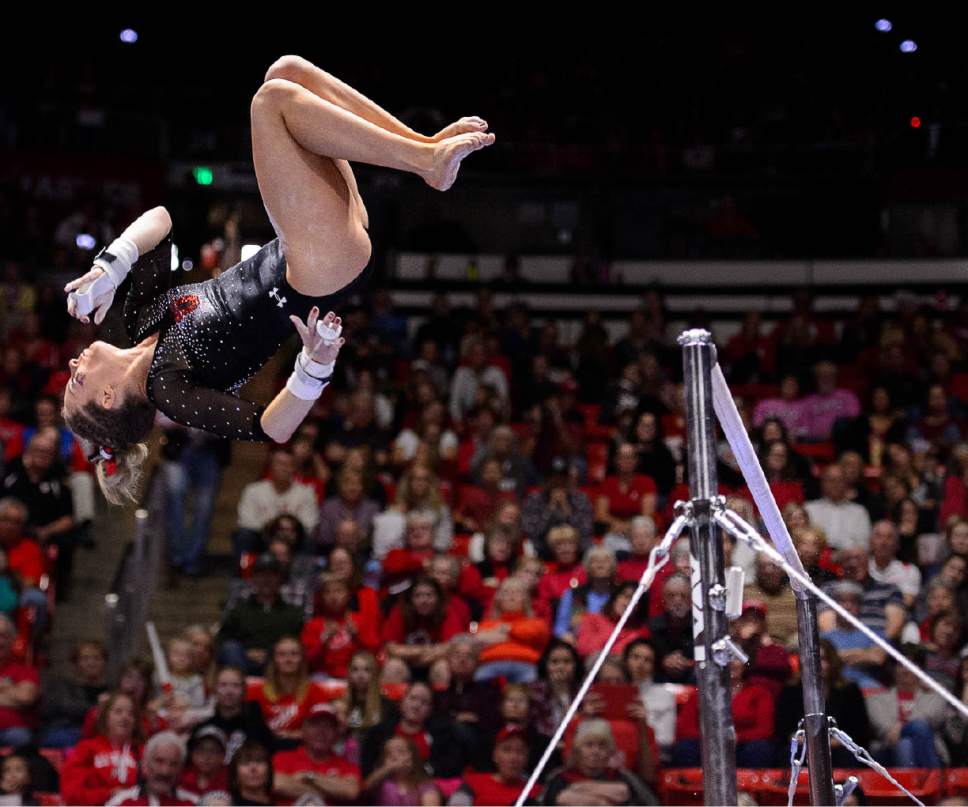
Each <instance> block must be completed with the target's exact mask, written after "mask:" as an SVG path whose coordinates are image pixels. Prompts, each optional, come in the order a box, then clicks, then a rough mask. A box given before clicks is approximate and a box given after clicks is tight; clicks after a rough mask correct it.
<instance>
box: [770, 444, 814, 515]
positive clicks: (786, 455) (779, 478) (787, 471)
mask: <svg viewBox="0 0 968 807" xmlns="http://www.w3.org/2000/svg"><path fill="white" fill-rule="evenodd" d="M760 463H761V464H762V465H763V472H764V474H765V475H766V480H767V482H768V483H769V485H770V490H771V491H772V493H773V498H775V499H776V506H777V507H779V508H780V509H782V508H784V507H785V506H786V505H788V504H789V503H790V502H796V503H797V504H803V503H804V501H806V495H805V494H804V492H803V485H802V484H801V483H800V480H799V479H798V478H797V469H796V466H795V465H794V464H793V462H792V461H791V459H790V449H789V447H788V446H787V444H786V443H785V442H783V441H782V440H771V441H770V442H768V443H767V444H766V445H765V446H764V447H763V449H762V450H761V451H760Z"/></svg>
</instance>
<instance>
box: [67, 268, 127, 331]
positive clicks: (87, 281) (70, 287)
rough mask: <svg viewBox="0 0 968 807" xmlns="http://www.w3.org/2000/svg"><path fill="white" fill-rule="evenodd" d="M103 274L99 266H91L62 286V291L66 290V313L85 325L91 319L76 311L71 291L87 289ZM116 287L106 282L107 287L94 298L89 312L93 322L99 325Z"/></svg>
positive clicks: (75, 301)
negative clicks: (91, 314) (92, 316)
mask: <svg viewBox="0 0 968 807" xmlns="http://www.w3.org/2000/svg"><path fill="white" fill-rule="evenodd" d="M103 274H104V269H102V268H101V267H100V266H92V267H91V268H90V269H89V270H88V271H87V273H86V274H83V275H81V276H80V277H79V278H77V280H72V281H71V282H70V283H68V284H67V285H66V286H64V291H66V292H68V295H67V313H68V314H70V315H71V316H72V317H75V318H76V319H79V320H80V321H81V322H83V323H84V324H85V325H87V324H88V323H89V322H90V321H91V319H90V317H89V316H88V315H87V314H79V313H78V311H77V298H76V297H75V296H74V294H72V293H71V292H78V291H83V290H87V289H88V288H89V287H90V286H92V285H93V284H94V281H95V280H97V279H98V278H99V277H101V276H102V275H103ZM115 291H116V289H114V288H111V286H110V284H108V286H107V288H106V289H105V290H104V291H103V292H102V293H101V294H99V295H98V296H97V297H95V298H94V300H93V303H94V308H93V309H92V311H91V312H90V313H93V314H94V324H95V325H100V324H101V323H102V322H103V321H104V317H105V316H106V315H107V313H108V309H109V308H110V307H111V303H113V302H114V292H115Z"/></svg>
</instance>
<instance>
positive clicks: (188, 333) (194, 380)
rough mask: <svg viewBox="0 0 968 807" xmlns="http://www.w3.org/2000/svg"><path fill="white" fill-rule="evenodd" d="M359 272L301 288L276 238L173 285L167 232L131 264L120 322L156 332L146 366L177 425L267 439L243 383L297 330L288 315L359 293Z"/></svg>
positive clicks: (145, 333) (151, 391) (329, 306)
mask: <svg viewBox="0 0 968 807" xmlns="http://www.w3.org/2000/svg"><path fill="white" fill-rule="evenodd" d="M367 274H368V273H367V272H366V271H364V272H363V273H362V274H360V275H359V276H358V277H357V278H356V279H355V280H353V281H352V282H351V283H350V284H349V285H347V286H345V287H344V288H343V289H341V290H340V291H338V292H336V293H334V294H332V295H328V296H326V297H310V296H308V295H305V294H300V293H299V292H297V291H296V290H295V289H293V288H292V286H290V285H289V283H288V282H287V280H286V259H285V255H284V254H283V251H282V246H281V244H280V242H279V239H275V240H274V241H271V242H269V243H268V244H266V245H265V246H264V247H263V248H262V249H260V250H259V252H257V253H256V254H255V255H253V256H252V257H250V258H248V259H247V260H244V261H242V262H241V263H238V264H236V265H235V266H233V267H232V268H231V269H229V270H227V271H225V272H223V273H222V274H221V275H219V276H218V277H217V278H213V279H212V280H207V281H205V282H204V283H190V284H187V285H176V279H177V277H178V271H175V270H172V268H171V236H170V235H169V236H168V238H166V239H165V240H164V241H163V242H162V243H160V244H159V245H158V246H157V247H155V248H154V249H153V250H151V251H150V252H148V253H146V254H145V255H143V256H142V257H141V258H140V259H139V260H138V261H137V262H136V263H135V264H134V267H133V268H132V271H131V287H130V290H129V291H128V296H127V298H126V299H125V301H124V310H123V317H124V326H125V330H126V331H127V333H128V336H129V337H130V338H131V340H132V341H133V342H134V343H135V344H137V343H138V342H141V341H143V340H144V339H146V338H147V337H149V336H150V335H151V334H153V333H155V332H156V331H157V333H158V344H157V347H156V348H155V355H154V359H153V360H152V363H151V367H150V369H149V370H148V382H147V392H148V397H149V399H150V400H151V402H152V403H153V404H154V405H155V406H156V407H157V408H158V409H159V410H160V411H161V412H163V413H164V414H165V415H167V416H168V417H169V418H171V419H172V420H174V421H176V422H177V423H181V424H184V425H185V426H192V427H194V428H196V429H203V430H204V431H208V432H212V433H214V434H218V435H220V436H222V437H228V438H232V439H236V440H269V437H268V436H267V435H266V433H265V432H264V431H263V430H262V425H261V422H260V421H261V417H262V413H263V412H264V411H265V408H266V407H265V406H264V405H263V404H257V403H253V402H252V401H247V400H245V399H243V398H240V397H238V392H239V389H240V388H241V387H242V385H243V384H245V382H246V381H248V380H249V379H250V378H251V377H252V376H253V375H255V374H256V372H258V370H259V369H260V368H261V367H262V365H264V364H265V363H266V362H267V361H268V360H269V359H270V358H271V357H272V356H273V355H274V354H275V352H276V351H277V350H278V349H279V348H280V347H281V346H282V345H283V344H284V343H285V342H287V341H288V340H289V339H291V338H292V337H293V335H294V334H295V328H294V327H293V324H292V322H291V321H290V320H289V316H290V314H296V315H297V316H299V317H300V318H301V319H303V320H304V321H305V319H306V317H307V315H308V314H309V310H310V309H311V308H312V307H313V306H314V305H318V306H319V307H320V309H321V311H323V312H325V311H327V310H338V308H339V307H340V305H341V304H342V303H343V302H345V300H346V299H347V298H348V297H350V296H351V295H352V294H354V293H355V292H356V291H358V290H359V288H360V286H361V285H362V284H363V282H364V281H365V279H366V275H367Z"/></svg>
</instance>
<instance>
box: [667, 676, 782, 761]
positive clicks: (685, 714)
mask: <svg viewBox="0 0 968 807" xmlns="http://www.w3.org/2000/svg"><path fill="white" fill-rule="evenodd" d="M729 679H730V684H731V685H732V690H733V723H734V725H735V727H736V765H737V766H739V767H742V768H768V767H769V766H770V765H771V764H773V758H774V756H773V755H774V750H773V742H772V737H773V723H774V720H775V711H776V704H775V702H774V699H773V696H772V695H771V694H770V692H769V690H767V689H766V688H765V687H763V686H761V685H760V684H758V683H754V682H752V681H750V680H749V668H748V667H747V665H745V664H743V662H742V661H739V660H738V659H733V661H732V662H730V666H729ZM676 738H677V740H678V742H676V745H675V747H674V749H673V754H672V756H673V763H674V765H675V766H676V767H687V768H688V767H695V766H697V765H699V759H700V754H699V697H698V695H697V694H696V693H693V695H692V697H690V699H689V700H688V701H687V702H686V703H685V704H684V705H683V707H682V709H681V710H680V712H679V720H678V724H677V726H676Z"/></svg>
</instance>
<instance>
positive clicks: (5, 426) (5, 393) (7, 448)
mask: <svg viewBox="0 0 968 807" xmlns="http://www.w3.org/2000/svg"><path fill="white" fill-rule="evenodd" d="M11 405H12V398H11V395H10V388H9V387H7V386H6V385H0V448H2V451H3V459H4V461H5V462H10V461H11V460H13V459H14V458H15V457H19V456H20V455H21V454H22V453H23V450H24V425H23V424H22V423H18V422H17V421H16V420H14V419H13V418H11V417H10V416H9V415H10V409H11Z"/></svg>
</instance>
